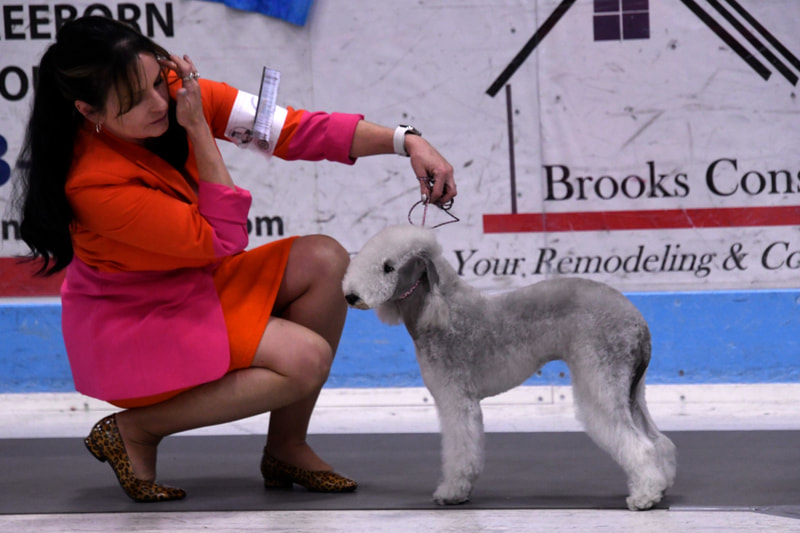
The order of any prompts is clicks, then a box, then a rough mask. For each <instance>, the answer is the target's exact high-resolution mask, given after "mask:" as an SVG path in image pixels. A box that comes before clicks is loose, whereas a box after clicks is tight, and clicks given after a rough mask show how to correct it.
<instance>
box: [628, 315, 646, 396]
mask: <svg viewBox="0 0 800 533" xmlns="http://www.w3.org/2000/svg"><path fill="white" fill-rule="evenodd" d="M637 347H638V353H637V354H636V355H638V357H639V361H638V362H637V364H636V370H635V371H634V374H633V379H632V380H631V390H630V396H629V399H630V403H631V405H633V404H635V403H636V398H637V395H638V393H639V389H640V388H641V385H642V384H643V380H644V373H645V372H646V371H647V366H648V365H649V364H650V352H651V339H650V329H649V328H648V327H647V326H645V327H644V328H642V329H641V330H640V333H639V342H638V346H637Z"/></svg>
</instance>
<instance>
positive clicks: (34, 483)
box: [0, 431, 800, 516]
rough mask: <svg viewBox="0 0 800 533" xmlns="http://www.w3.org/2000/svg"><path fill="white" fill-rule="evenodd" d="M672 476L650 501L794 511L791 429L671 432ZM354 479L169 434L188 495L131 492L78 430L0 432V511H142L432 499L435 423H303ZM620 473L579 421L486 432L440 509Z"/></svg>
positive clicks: (586, 495)
mask: <svg viewBox="0 0 800 533" xmlns="http://www.w3.org/2000/svg"><path fill="white" fill-rule="evenodd" d="M669 436H670V438H672V439H673V441H674V442H675V444H676V445H677V447H678V452H679V460H678V476H677V480H676V483H675V486H674V487H673V488H672V490H671V491H670V493H669V494H668V495H667V497H666V498H665V499H664V501H663V502H662V503H661V504H659V508H675V509H677V508H704V509H707V508H719V509H731V508H738V509H752V510H761V511H765V512H776V513H778V514H783V515H786V516H800V431H742V432H737V431H691V432H673V433H669ZM309 441H310V442H311V444H312V446H314V448H315V449H316V450H317V451H318V452H319V453H320V455H321V456H322V457H324V458H325V459H326V460H327V461H329V462H330V463H331V464H333V465H335V466H336V469H337V470H338V471H339V472H341V473H343V474H346V475H348V476H350V477H353V478H354V479H356V480H358V482H359V489H358V491H356V492H355V493H351V494H319V493H312V492H309V491H307V490H305V489H303V488H301V487H295V488H294V489H290V490H285V489H284V490H280V489H279V490H265V489H264V488H263V485H262V483H261V478H260V474H259V470H258V464H259V460H260V454H261V449H262V446H263V437H260V436H212V437H188V436H177V437H171V438H168V439H166V440H165V441H164V442H163V443H162V444H161V447H160V448H159V480H160V481H162V482H164V483H167V484H170V485H174V486H178V487H181V488H183V489H185V490H186V491H187V492H188V496H187V498H186V499H185V500H182V501H177V502H159V503H152V504H141V503H135V502H133V501H131V500H129V499H128V498H127V497H126V496H125V495H124V493H123V492H122V490H121V489H120V488H119V485H118V484H117V482H116V478H115V477H114V475H113V473H112V471H111V469H110V468H109V467H108V465H106V464H104V463H100V462H98V461H96V460H95V459H94V458H93V457H92V456H91V455H89V453H88V452H87V451H86V449H85V448H84V446H83V442H82V439H80V438H70V439H0V473H2V474H0V496H2V497H1V498H0V514H26V513H37V514H45V513H110V512H150V511H176V512H179V511H240V510H271V509H272V510H314V509H325V510H335V509H341V510H361V509H390V510H400V509H436V508H439V507H437V506H436V505H435V504H434V503H433V502H432V501H431V494H432V493H433V490H434V488H435V486H436V481H437V478H438V475H439V474H438V473H439V436H438V435H436V434H346V435H312V436H310V438H309ZM625 496H626V484H625V477H624V475H623V473H622V471H621V470H620V469H619V467H617V465H616V464H615V463H613V461H612V460H611V459H610V458H609V457H608V456H607V455H605V454H604V453H603V452H602V451H600V450H599V449H598V448H597V447H596V446H595V445H594V444H593V443H592V442H591V441H590V440H589V438H588V437H587V436H586V435H585V434H583V433H490V434H487V439H486V468H485V470H484V473H483V475H482V476H481V478H480V479H479V480H478V482H477V484H476V487H475V490H474V491H473V494H472V499H471V501H470V502H469V503H466V504H464V505H461V506H456V507H446V508H441V509H444V510H446V509H464V508H472V509H624V508H625Z"/></svg>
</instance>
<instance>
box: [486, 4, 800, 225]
mask: <svg viewBox="0 0 800 533" xmlns="http://www.w3.org/2000/svg"><path fill="white" fill-rule="evenodd" d="M680 1H681V3H682V4H683V5H684V6H685V7H686V8H688V9H689V11H691V13H692V14H694V15H695V16H696V17H697V18H698V19H699V20H700V21H701V22H703V24H705V25H706V26H707V27H708V28H709V29H710V30H711V31H712V32H713V33H714V34H715V35H717V37H719V38H720V39H721V40H722V41H723V42H724V43H725V44H726V45H727V46H728V47H729V48H730V49H731V50H732V51H733V52H734V53H736V54H737V55H738V56H739V57H740V58H741V59H742V60H743V61H744V62H745V63H746V64H747V65H748V66H749V67H750V68H751V69H752V70H754V71H755V72H756V73H757V74H758V75H759V76H760V77H761V78H762V79H763V80H764V81H767V80H769V78H770V77H771V75H772V73H773V71H772V70H771V69H770V67H768V66H767V65H766V64H765V63H764V62H763V61H762V60H761V59H759V58H758V57H756V55H755V54H754V53H752V52H751V51H750V50H749V49H748V48H747V46H745V45H744V44H742V42H741V41H739V40H738V39H737V37H735V36H734V35H733V34H732V33H731V32H730V31H728V30H727V29H726V28H725V27H724V26H723V25H722V24H721V23H720V22H719V21H718V20H717V19H716V18H714V16H713V15H712V14H710V13H709V11H707V10H705V9H703V8H702V7H701V6H700V5H699V4H698V3H697V2H696V1H695V0H680ZM575 2H576V0H562V2H560V3H559V4H558V5H557V6H556V8H555V9H554V10H553V12H552V13H551V14H550V16H549V17H547V19H546V20H545V21H544V23H542V25H541V26H540V27H539V28H538V29H537V30H536V31H535V32H534V34H533V35H532V36H531V38H530V39H529V40H528V41H527V42H526V43H525V45H524V46H523V47H522V49H520V51H519V52H518V53H517V55H516V56H514V58H513V59H512V60H511V62H510V63H509V64H508V65H507V66H506V67H505V69H504V70H503V71H502V72H501V73H500V75H499V76H498V77H497V78H496V79H495V80H494V82H492V84H491V85H490V86H489V88H488V89H487V90H486V94H488V95H489V96H491V97H495V96H496V95H497V93H498V92H500V89H502V88H505V96H506V115H507V124H508V140H509V142H508V146H509V163H510V169H509V170H510V189H511V190H510V195H511V213H509V214H484V215H483V226H484V227H483V231H484V233H526V232H558V231H614V230H637V229H682V228H713V227H741V226H786V225H798V224H800V208H798V207H796V206H773V207H728V208H721V207H717V208H701V209H682V208H681V209H674V210H663V209H662V210H657V211H651V210H632V211H591V212H571V213H570V212H566V213H564V212H561V213H546V212H542V213H518V212H517V201H516V198H517V192H516V171H515V162H514V136H513V132H514V129H513V112H512V111H513V105H512V97H511V84H510V83H509V81H510V80H511V78H512V77H513V75H514V73H515V72H516V71H517V70H518V69H519V68H520V67H521V66H522V64H523V63H524V62H525V61H526V60H527V58H528V57H529V56H530V54H531V53H532V52H533V51H534V50H535V49H536V47H537V46H538V45H539V44H541V43H542V41H543V40H544V39H545V37H547V34H548V33H549V32H550V31H551V30H552V29H553V28H554V27H555V26H556V25H557V24H558V23H559V22H560V21H561V19H562V18H563V17H564V15H565V14H566V13H567V12H568V11H569V9H570V8H571V7H572V6H573V5H574V4H575ZM707 2H708V4H709V5H711V7H713V8H714V10H715V11H716V12H717V14H718V15H719V16H721V17H722V18H723V19H724V20H725V21H726V22H727V23H728V24H729V25H730V26H731V27H732V28H733V29H735V30H736V31H737V32H738V33H739V35H740V37H741V38H742V39H744V41H746V42H747V43H748V44H749V45H750V46H751V47H752V48H754V49H755V50H756V51H757V52H758V53H759V54H761V56H763V58H764V59H765V60H766V62H767V63H769V65H771V66H772V67H773V68H774V69H775V70H777V71H778V72H779V73H780V74H781V75H782V76H783V77H784V78H785V79H786V80H787V81H788V82H789V83H790V84H791V85H792V86H796V85H797V82H798V75H797V73H795V72H793V71H792V70H791V68H790V67H789V66H788V65H787V64H786V63H785V62H784V61H783V60H781V58H779V57H778V56H777V55H776V54H775V53H773V52H772V51H771V50H770V49H769V48H768V47H767V46H766V45H765V44H764V42H767V43H769V45H770V46H771V47H772V48H773V49H774V50H776V51H777V52H778V54H780V55H781V56H783V58H784V60H785V61H786V62H788V63H789V65H791V66H792V67H794V68H795V69H797V70H798V71H800V59H798V58H797V56H795V55H794V54H793V53H792V52H791V51H789V49H788V48H787V47H786V46H784V45H783V43H781V42H780V41H779V40H778V39H777V38H776V37H775V36H774V35H773V34H772V33H771V32H770V31H769V30H768V29H767V28H766V27H765V26H763V25H762V24H761V23H760V22H759V21H758V20H757V19H756V18H755V17H754V16H753V15H752V14H750V13H749V12H748V11H747V10H746V9H744V8H743V7H742V6H741V4H739V2H738V1H737V0H707ZM723 2H724V3H726V4H727V5H728V6H730V9H728V8H727V7H725V6H723V5H722V3H723ZM621 3H622V4H623V7H622V9H620V8H619V4H620V2H619V1H618V0H611V1H610V2H609V1H608V0H605V1H603V0H595V17H597V13H598V12H599V11H602V9H598V5H602V4H612V5H616V6H617V7H616V9H614V8H612V9H611V11H612V12H616V13H620V14H624V11H625V8H624V4H626V3H630V4H636V6H637V9H639V10H641V11H644V12H645V13H646V14H647V13H648V3H649V0H627V2H626V0H622V1H621ZM734 12H735V14H736V15H734ZM737 15H738V17H740V18H737ZM740 19H742V20H744V21H745V22H746V23H747V25H749V26H750V28H752V30H753V31H751V29H749V28H748V27H747V25H745V24H744V23H743V22H742V20H740ZM595 31H596V32H597V27H595ZM754 31H755V32H756V33H757V34H758V35H756V33H754ZM637 38H642V37H637ZM644 38H649V27H648V31H647V37H644ZM762 39H763V41H762ZM595 40H608V39H597V34H596V35H595ZM743 221H745V222H743Z"/></svg>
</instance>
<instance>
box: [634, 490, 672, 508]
mask: <svg viewBox="0 0 800 533" xmlns="http://www.w3.org/2000/svg"><path fill="white" fill-rule="evenodd" d="M663 495H664V493H663V492H661V493H659V494H657V495H655V496H653V495H649V496H648V495H644V494H639V495H633V494H631V495H630V496H628V497H627V498H626V499H625V503H627V504H628V509H630V510H631V511H646V510H648V509H652V508H653V506H654V505H655V504H657V503H658V502H660V501H661V498H662V497H663Z"/></svg>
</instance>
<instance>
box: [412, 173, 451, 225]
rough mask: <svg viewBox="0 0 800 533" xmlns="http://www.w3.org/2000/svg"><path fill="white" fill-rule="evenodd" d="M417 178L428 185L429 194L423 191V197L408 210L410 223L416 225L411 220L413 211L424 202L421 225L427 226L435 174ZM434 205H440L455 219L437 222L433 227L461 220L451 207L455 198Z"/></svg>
mask: <svg viewBox="0 0 800 533" xmlns="http://www.w3.org/2000/svg"><path fill="white" fill-rule="evenodd" d="M417 179H418V180H419V181H420V183H423V184H424V185H425V186H426V187H427V189H428V194H425V193H422V198H421V199H420V200H417V201H416V202H415V203H414V205H412V206H411V209H409V210H408V223H409V224H411V225H412V226H413V225H414V221H413V220H411V213H413V212H414V209H416V207H417V206H418V205H419V204H422V224H420V226H422V227H425V221H426V219H427V217H428V205H429V204H430V203H431V202H430V193H431V191H433V183H434V178H433V176H426V177H424V178H417ZM434 205H435V206H436V207H438V208H439V209H441V210H442V211H444V212H445V213H447V215H448V216H449V217H450V218H452V219H453V220H447V221H445V222H440V223H439V224H436V225H435V226H431V229H434V228H438V227H440V226H444V225H445V224H452V223H453V222H458V221H459V218H458V217H457V216H455V215H454V214H453V213H451V212H450V208H451V207H453V199H452V198H451V199H450V200H449V201H448V202H447V203H446V204H444V205H439V204H434Z"/></svg>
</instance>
